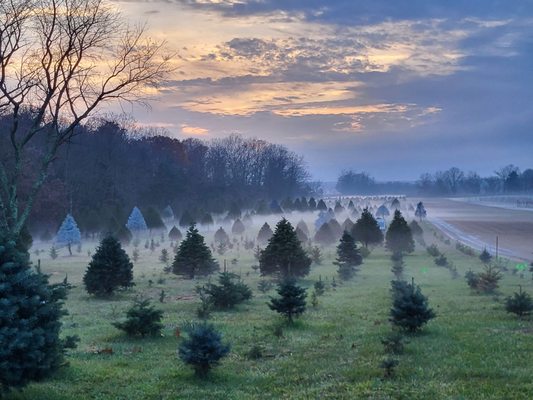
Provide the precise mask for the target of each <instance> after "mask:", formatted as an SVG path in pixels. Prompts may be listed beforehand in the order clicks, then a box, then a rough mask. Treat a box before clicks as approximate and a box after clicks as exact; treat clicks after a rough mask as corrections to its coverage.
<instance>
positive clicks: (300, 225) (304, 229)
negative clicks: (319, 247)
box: [296, 219, 309, 237]
mask: <svg viewBox="0 0 533 400" xmlns="http://www.w3.org/2000/svg"><path fill="white" fill-rule="evenodd" d="M298 228H299V229H300V230H301V231H302V232H303V233H305V236H307V237H309V228H308V227H307V224H306V223H305V221H304V220H303V219H302V220H300V222H298V225H296V229H298Z"/></svg>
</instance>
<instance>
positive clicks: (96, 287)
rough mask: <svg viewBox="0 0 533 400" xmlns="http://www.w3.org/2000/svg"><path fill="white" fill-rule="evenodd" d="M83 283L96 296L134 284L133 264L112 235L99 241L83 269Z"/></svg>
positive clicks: (108, 293) (106, 294)
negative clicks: (87, 264)
mask: <svg viewBox="0 0 533 400" xmlns="http://www.w3.org/2000/svg"><path fill="white" fill-rule="evenodd" d="M83 283H84V285H85V289H86V290H87V292H88V293H89V294H94V295H96V296H108V295H110V294H112V293H113V292H114V291H115V290H116V289H118V288H119V287H121V288H128V287H131V286H133V285H134V283H133V264H132V263H131V261H130V258H129V257H128V255H127V254H126V252H125V251H124V250H123V249H122V247H121V246H120V242H119V241H118V240H116V239H115V238H114V237H113V236H107V237H105V238H104V239H102V241H101V242H100V245H99V246H98V248H97V249H96V252H95V253H94V255H93V257H92V260H91V262H90V263H89V266H88V267H87V270H86V271H85V275H84V276H83Z"/></svg>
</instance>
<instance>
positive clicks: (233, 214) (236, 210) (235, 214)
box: [227, 201, 242, 220]
mask: <svg viewBox="0 0 533 400" xmlns="http://www.w3.org/2000/svg"><path fill="white" fill-rule="evenodd" d="M241 216H242V211H241V207H239V204H237V202H235V201H234V202H233V203H231V205H230V207H229V211H228V215H227V218H228V219H230V220H231V219H237V218H240V217H241Z"/></svg>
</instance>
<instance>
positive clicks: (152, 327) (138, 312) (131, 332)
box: [113, 299, 163, 337]
mask: <svg viewBox="0 0 533 400" xmlns="http://www.w3.org/2000/svg"><path fill="white" fill-rule="evenodd" d="M162 318H163V311H161V310H157V309H156V308H154V306H152V305H150V300H148V299H145V300H136V301H135V302H134V303H133V306H132V307H131V308H130V309H129V310H128V311H127V312H126V320H125V321H124V322H115V323H113V326H115V327H116V328H118V329H120V330H122V331H124V332H126V334H127V335H128V336H141V337H145V336H147V335H148V336H160V335H161V331H162V330H163V324H162V323H161V319H162Z"/></svg>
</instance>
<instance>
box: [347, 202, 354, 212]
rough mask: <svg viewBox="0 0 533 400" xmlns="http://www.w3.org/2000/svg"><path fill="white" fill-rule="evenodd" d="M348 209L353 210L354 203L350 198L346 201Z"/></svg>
mask: <svg viewBox="0 0 533 400" xmlns="http://www.w3.org/2000/svg"><path fill="white" fill-rule="evenodd" d="M348 209H349V210H355V204H354V203H353V200H350V202H349V203H348Z"/></svg>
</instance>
